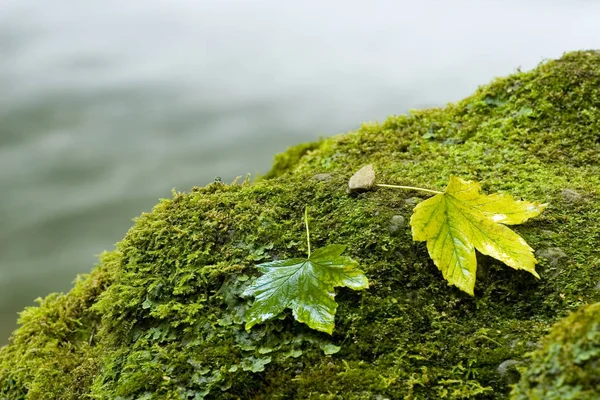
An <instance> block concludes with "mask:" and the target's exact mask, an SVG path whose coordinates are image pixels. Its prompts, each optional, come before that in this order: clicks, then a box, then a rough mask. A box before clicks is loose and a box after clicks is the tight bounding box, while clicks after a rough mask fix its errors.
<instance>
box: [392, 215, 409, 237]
mask: <svg viewBox="0 0 600 400" xmlns="http://www.w3.org/2000/svg"><path fill="white" fill-rule="evenodd" d="M405 226H406V219H405V218H404V217H403V216H402V215H394V216H393V217H392V218H391V219H390V227H389V229H390V233H392V234H393V233H396V232H398V231H399V230H400V228H404V227H405Z"/></svg>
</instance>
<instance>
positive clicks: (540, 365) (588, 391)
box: [513, 303, 600, 400]
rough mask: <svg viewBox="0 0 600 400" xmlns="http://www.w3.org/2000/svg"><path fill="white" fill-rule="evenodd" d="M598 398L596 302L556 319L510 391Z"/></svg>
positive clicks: (552, 399)
mask: <svg viewBox="0 0 600 400" xmlns="http://www.w3.org/2000/svg"><path fill="white" fill-rule="evenodd" d="M598 398H600V303H595V304H591V305H588V306H584V307H582V308H581V309H580V310H578V311H577V312H575V313H573V314H572V315H569V316H568V317H567V318H565V319H564V320H562V321H560V322H559V323H557V324H556V325H555V326H554V327H553V328H552V332H551V333H550V335H549V336H548V337H547V338H545V339H544V341H543V345H542V347H541V348H540V349H539V350H537V351H536V352H535V353H534V355H533V358H532V361H531V363H530V365H529V366H528V367H527V370H526V371H525V373H524V374H523V376H522V378H521V381H520V382H519V384H518V385H517V387H516V388H515V391H514V395H513V399H514V400H521V399H523V400H528V399H540V400H542V399H543V400H576V399H598Z"/></svg>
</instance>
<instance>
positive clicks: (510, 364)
mask: <svg viewBox="0 0 600 400" xmlns="http://www.w3.org/2000/svg"><path fill="white" fill-rule="evenodd" d="M519 364H521V363H520V362H519V361H517V360H505V361H502V362H501V363H500V365H498V368H496V372H498V374H499V375H500V376H501V377H502V378H503V379H504V380H505V381H506V383H508V384H509V385H512V384H515V383H517V382H518V381H519V378H520V377H521V374H520V373H519V371H518V370H517V366H518V365H519Z"/></svg>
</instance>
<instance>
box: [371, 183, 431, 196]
mask: <svg viewBox="0 0 600 400" xmlns="http://www.w3.org/2000/svg"><path fill="white" fill-rule="evenodd" d="M375 186H380V187H389V188H396V189H407V190H420V191H422V192H429V193H435V194H440V193H442V192H438V191H437V190H431V189H423V188H419V187H414V186H398V185H386V184H383V183H378V184H376V185H375Z"/></svg>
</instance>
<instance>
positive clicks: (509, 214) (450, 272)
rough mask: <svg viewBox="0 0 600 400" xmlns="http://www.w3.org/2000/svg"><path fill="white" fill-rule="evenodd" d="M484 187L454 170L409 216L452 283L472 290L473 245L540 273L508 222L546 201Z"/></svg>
mask: <svg viewBox="0 0 600 400" xmlns="http://www.w3.org/2000/svg"><path fill="white" fill-rule="evenodd" d="M480 190H481V186H480V185H479V184H478V183H476V182H468V181H463V180H462V179H460V178H457V177H455V176H452V177H450V182H449V184H448V187H447V188H446V191H445V192H443V193H439V194H437V195H435V196H433V197H432V198H430V199H428V200H425V201H423V202H422V203H419V204H418V205H417V206H416V207H415V210H414V213H413V216H412V217H411V220H410V224H411V226H412V232H413V239H414V240H415V241H427V250H428V251H429V255H430V256H431V258H432V259H433V262H434V263H435V265H436V266H437V267H438V268H439V269H440V270H441V271H442V274H443V276H444V278H445V279H446V280H447V281H448V283H449V284H451V285H455V286H457V287H458V288H459V289H460V290H463V291H464V292H466V293H468V294H470V295H471V296H472V295H473V288H474V286H475V276H476V270H477V261H476V258H475V249H477V250H479V251H480V252H481V253H483V254H486V255H488V256H491V257H494V258H496V259H497V260H500V261H502V262H503V263H505V264H506V265H508V266H510V267H512V268H515V269H523V270H525V271H528V272H530V273H531V274H533V275H534V276H535V277H537V278H539V275H538V274H537V272H535V263H536V262H537V261H536V259H535V257H534V256H533V249H532V248H531V247H530V246H529V245H528V244H527V243H526V242H525V240H524V239H523V238H522V237H520V236H519V235H517V234H516V233H515V232H513V231H512V230H510V229H509V228H508V227H506V226H505V225H513V224H520V223H523V222H524V221H526V220H528V219H529V218H532V217H535V216H537V215H539V214H540V213H541V212H542V211H543V210H544V208H545V207H546V205H545V204H540V203H531V202H527V201H519V200H514V199H513V198H512V197H510V196H506V195H502V194H493V195H484V194H481V193H480Z"/></svg>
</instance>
